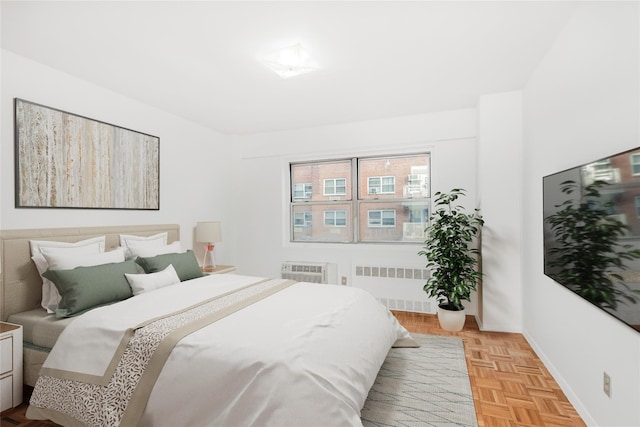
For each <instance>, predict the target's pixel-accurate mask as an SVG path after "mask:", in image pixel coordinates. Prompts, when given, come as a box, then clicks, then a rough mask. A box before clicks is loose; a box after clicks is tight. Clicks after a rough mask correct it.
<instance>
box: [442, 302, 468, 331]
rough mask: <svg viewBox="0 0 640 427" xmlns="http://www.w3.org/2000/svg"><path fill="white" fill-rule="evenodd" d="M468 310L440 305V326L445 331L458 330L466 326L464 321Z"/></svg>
mask: <svg viewBox="0 0 640 427" xmlns="http://www.w3.org/2000/svg"><path fill="white" fill-rule="evenodd" d="M465 311H466V310H459V311H453V310H446V309H444V308H441V307H440V306H438V321H439V322H440V327H441V328H442V329H444V330H445V331H451V332H458V331H461V330H462V328H463V327H464V321H465V320H466V315H465Z"/></svg>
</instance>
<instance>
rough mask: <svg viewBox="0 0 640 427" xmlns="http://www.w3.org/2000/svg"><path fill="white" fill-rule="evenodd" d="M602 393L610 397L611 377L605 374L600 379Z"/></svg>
mask: <svg viewBox="0 0 640 427" xmlns="http://www.w3.org/2000/svg"><path fill="white" fill-rule="evenodd" d="M602 391H604V394H606V395H607V396H609V397H611V377H610V376H609V374H607V373H606V372H605V373H604V375H603V377H602Z"/></svg>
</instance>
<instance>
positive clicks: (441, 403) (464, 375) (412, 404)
mask: <svg viewBox="0 0 640 427" xmlns="http://www.w3.org/2000/svg"><path fill="white" fill-rule="evenodd" d="M411 335H412V336H413V338H414V339H415V340H416V341H418V342H419V343H420V347H419V348H392V349H391V351H390V352H389V354H388V355H387V358H386V359H385V362H384V364H383V365H382V368H381V369H380V372H379V373H378V377H377V378H376V382H375V384H374V385H373V387H372V388H371V390H370V391H369V396H368V397H367V401H366V402H365V405H364V408H363V409H362V417H361V418H362V423H363V425H364V426H365V427H373V426H379V427H382V426H388V427H401V426H413V427H417V426H438V427H444V426H472V427H476V426H477V425H478V421H477V419H476V411H475V407H474V405H473V396H472V394H471V385H470V383H469V373H468V371H467V364H466V362H465V356H464V347H463V343H462V339H461V338H457V337H441V336H435V335H420V334H411Z"/></svg>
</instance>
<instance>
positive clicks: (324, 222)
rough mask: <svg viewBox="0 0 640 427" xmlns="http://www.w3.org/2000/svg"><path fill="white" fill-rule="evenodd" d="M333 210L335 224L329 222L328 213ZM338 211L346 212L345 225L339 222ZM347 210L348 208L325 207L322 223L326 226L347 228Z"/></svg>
mask: <svg viewBox="0 0 640 427" xmlns="http://www.w3.org/2000/svg"><path fill="white" fill-rule="evenodd" d="M328 212H332V213H333V214H334V215H333V224H327V213H328ZM338 212H343V213H344V225H339V224H337V222H338V216H337V215H336V214H337V213H338ZM347 217H348V215H347V211H346V209H325V210H324V211H322V223H323V224H324V226H325V227H335V228H346V227H347Z"/></svg>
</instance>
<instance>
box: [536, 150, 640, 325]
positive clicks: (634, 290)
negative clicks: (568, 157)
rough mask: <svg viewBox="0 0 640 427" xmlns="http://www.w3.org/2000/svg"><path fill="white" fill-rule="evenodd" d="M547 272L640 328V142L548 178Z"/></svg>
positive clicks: (545, 199)
mask: <svg viewBox="0 0 640 427" xmlns="http://www.w3.org/2000/svg"><path fill="white" fill-rule="evenodd" d="M543 214H544V273H545V274H546V275H547V276H549V277H550V278H552V279H553V280H555V281H556V282H558V283H559V284H561V285H562V286H564V287H566V288H567V289H569V290H571V291H572V292H574V293H575V294H577V295H579V296H580V297H582V298H584V299H586V300H587V301H589V302H590V303H592V304H594V305H595V306H597V307H599V308H601V309H602V310H604V311H606V312H607V313H609V314H611V315H613V316H615V317H616V318H618V319H619V320H621V321H622V322H624V323H625V324H627V325H629V326H631V327H632V328H634V329H636V330H638V331H640V147H638V148H635V149H633V150H629V151H625V152H622V153H618V154H614V155H612V156H610V157H607V158H604V159H599V160H596V161H593V162H591V163H587V164H583V165H579V166H576V167H574V168H571V169H567V170H564V171H562V172H558V173H554V174H552V175H548V176H545V177H544V178H543Z"/></svg>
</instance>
